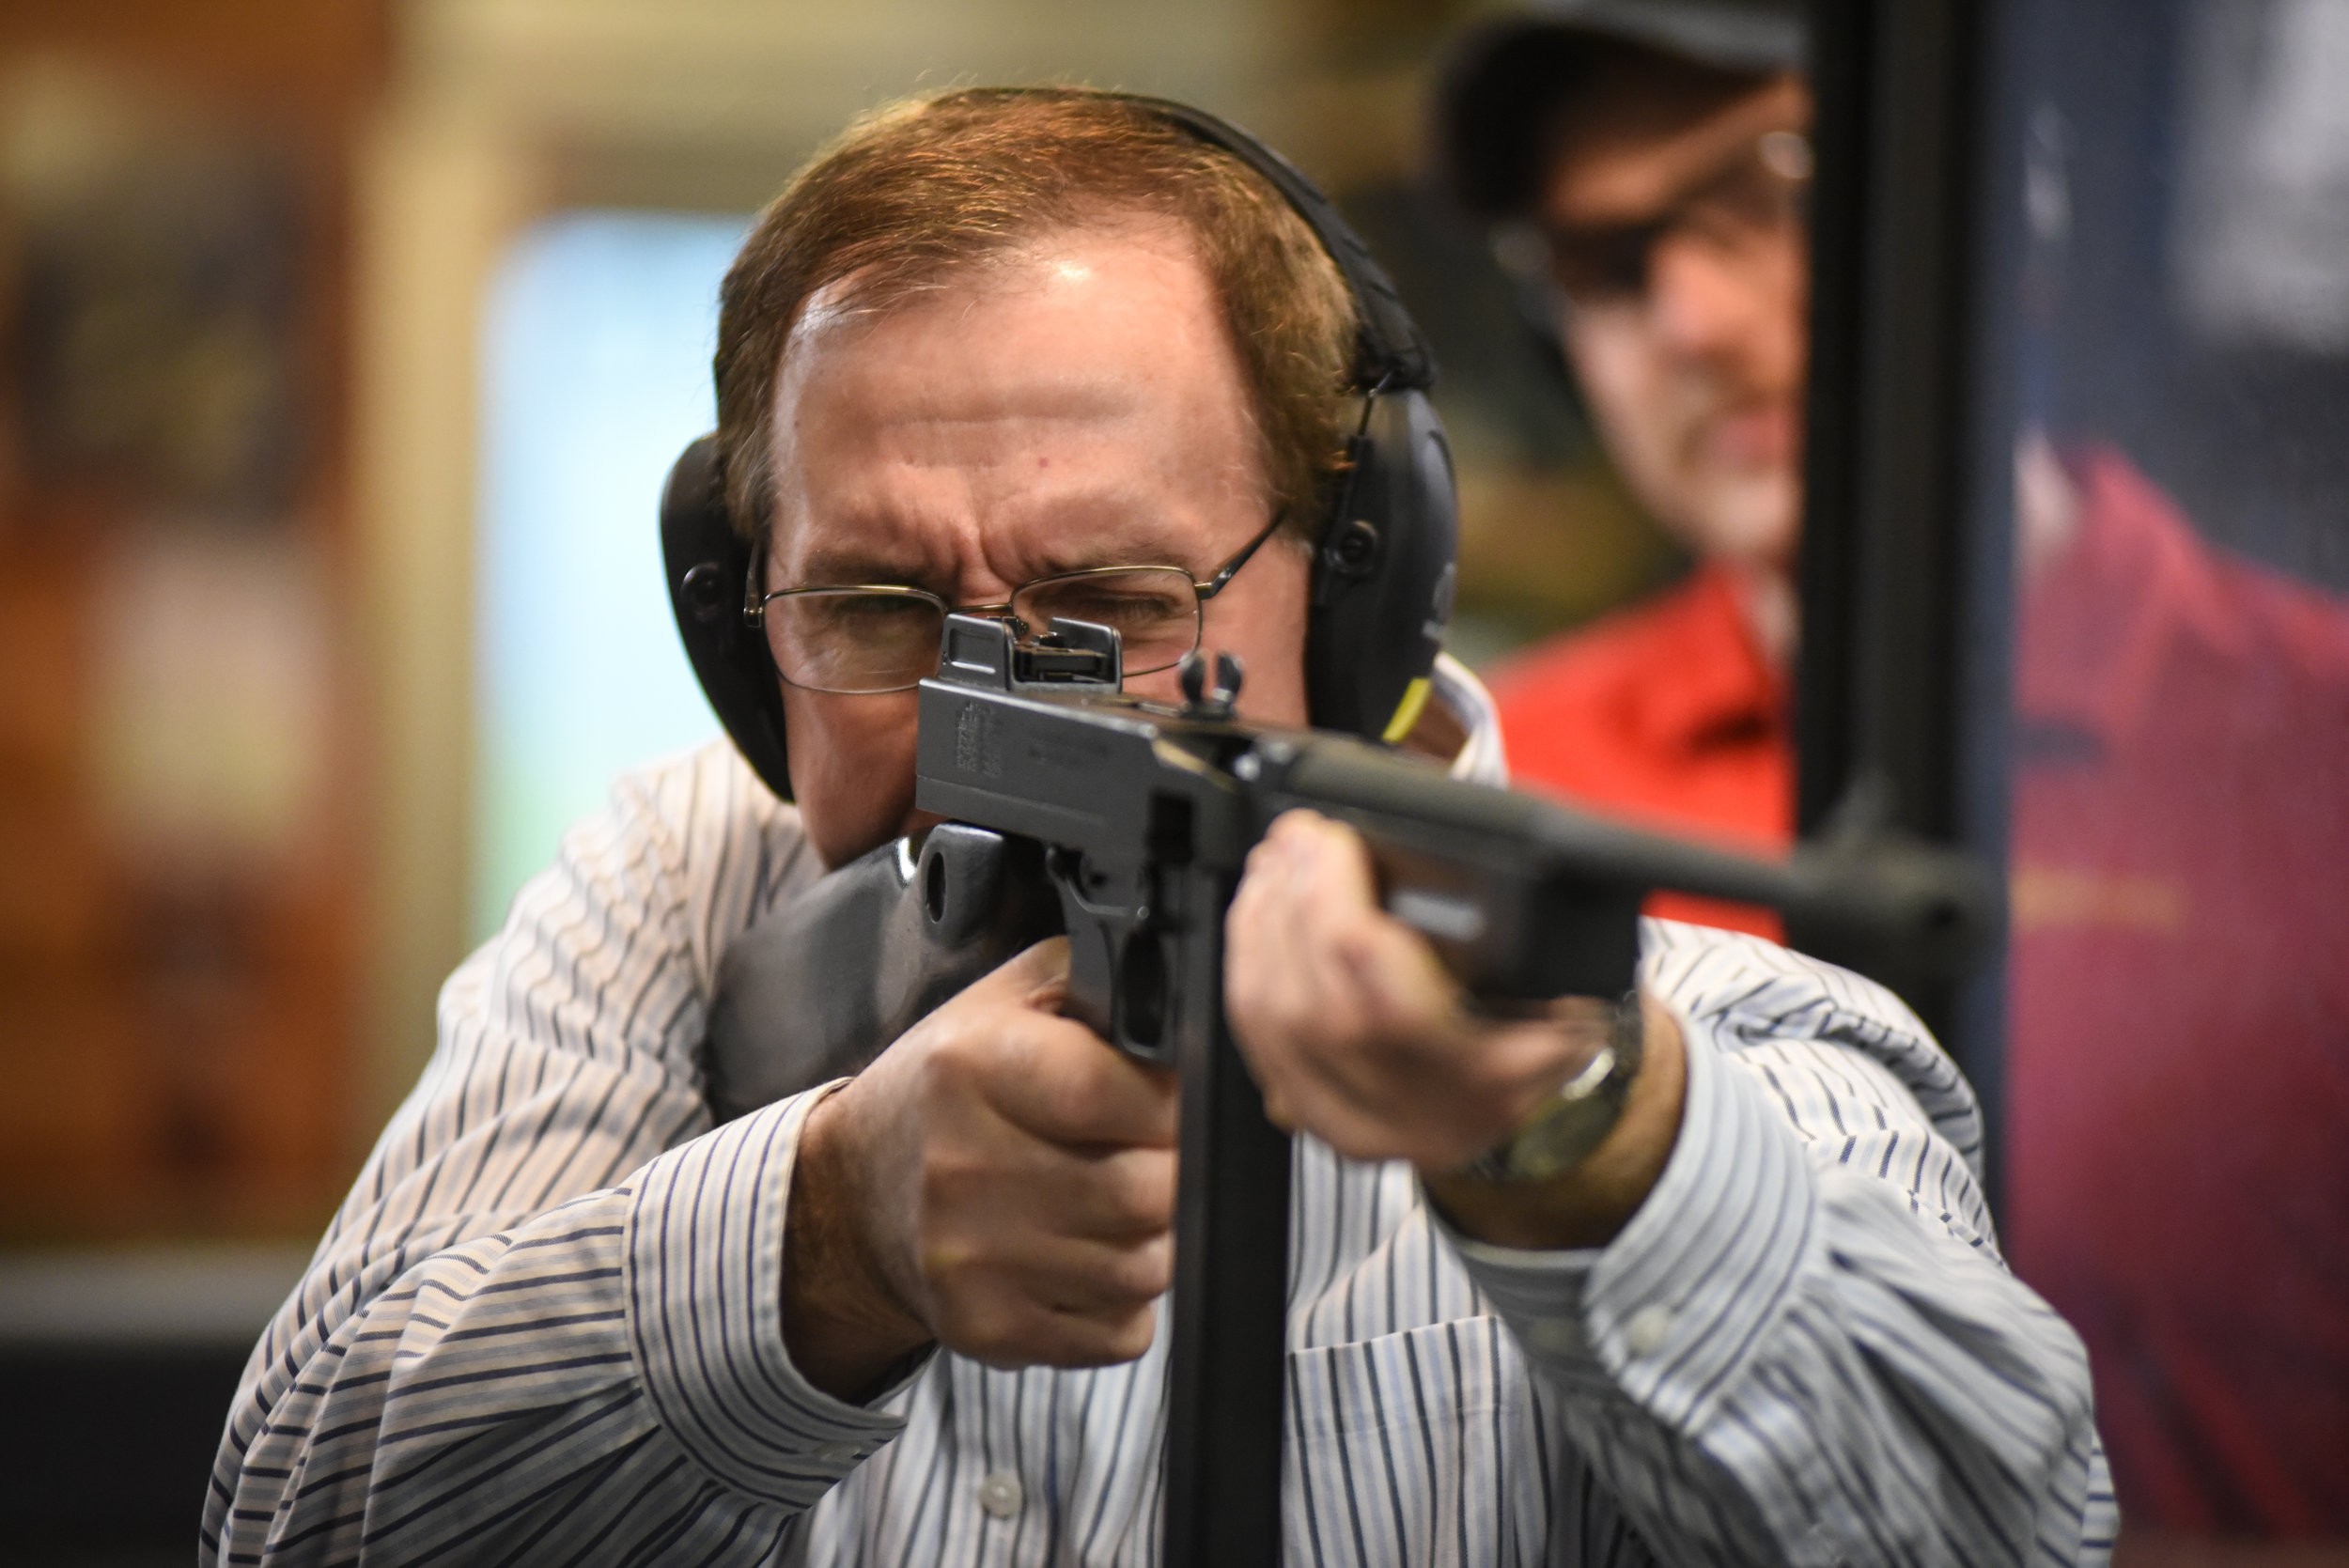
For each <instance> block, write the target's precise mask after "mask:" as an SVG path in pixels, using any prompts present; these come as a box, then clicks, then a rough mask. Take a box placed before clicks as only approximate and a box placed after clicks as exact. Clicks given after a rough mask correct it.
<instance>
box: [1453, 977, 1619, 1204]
mask: <svg viewBox="0 0 2349 1568" xmlns="http://www.w3.org/2000/svg"><path fill="white" fill-rule="evenodd" d="M1642 1027H1643V1025H1642V1020H1641V1013H1640V1000H1639V995H1638V993H1636V992H1634V993H1633V994H1631V995H1629V996H1626V997H1625V998H1624V999H1623V1001H1621V1002H1620V1003H1619V1004H1617V1006H1616V1009H1615V1018H1614V1042H1613V1044H1611V1045H1609V1046H1605V1047H1602V1048H1600V1050H1599V1051H1598V1053H1597V1054H1596V1055H1595V1056H1594V1057H1592V1058H1591V1060H1590V1062H1589V1063H1588V1064H1587V1065H1586V1066H1584V1067H1583V1069H1582V1070H1581V1071H1580V1072H1579V1073H1577V1074H1576V1075H1575V1076H1574V1078H1573V1079H1570V1080H1569V1081H1568V1082H1567V1083H1566V1085H1565V1086H1564V1087H1563V1088H1562V1089H1560V1090H1559V1091H1558V1093H1557V1094H1553V1095H1551V1096H1550V1097H1549V1098H1548V1099H1547V1100H1545V1101H1543V1102H1542V1104H1541V1105H1540V1106H1539V1107H1538V1108H1537V1109H1536V1110H1534V1112H1533V1114H1532V1117H1531V1118H1530V1119H1528V1120H1527V1122H1526V1124H1525V1126H1522V1127H1519V1128H1518V1129H1517V1132H1516V1133H1515V1134H1514V1135H1513V1136H1512V1137H1511V1138H1510V1139H1509V1141H1507V1142H1505V1143H1503V1144H1501V1146H1500V1147H1499V1148H1497V1149H1495V1150H1494V1151H1493V1152H1492V1153H1491V1154H1489V1155H1486V1157H1484V1158H1482V1159H1480V1160H1478V1161H1477V1162H1476V1163H1475V1165H1474V1166H1473V1167H1471V1169H1472V1170H1473V1172H1475V1174H1477V1175H1478V1176H1480V1177H1482V1178H1483V1179H1485V1180H1486V1181H1491V1182H1539V1181H1551V1180H1554V1179H1556V1178H1557V1177H1560V1176H1563V1175H1565V1174H1566V1173H1567V1172H1571V1171H1572V1170H1573V1169H1574V1168H1575V1167H1576V1166H1578V1165H1579V1164H1581V1163H1582V1161H1583V1160H1584V1159H1586V1158H1588V1157H1590V1154H1591V1151H1592V1150H1594V1149H1595V1148H1597V1147H1598V1146H1599V1145H1600V1144H1601V1143H1603V1142H1605V1141H1607V1135H1608V1134H1609V1133H1610V1132H1612V1131H1614V1130H1615V1124H1616V1123H1617V1122H1619V1121H1621V1120H1622V1119H1623V1108H1624V1106H1625V1104H1626V1102H1628V1101H1629V1099H1630V1097H1631V1082H1632V1079H1635V1078H1637V1077H1638V1076H1639V1072H1640V1063H1641V1057H1642V1055H1643V1054H1644V1053H1643V1051H1642V1048H1641V1029H1642Z"/></svg>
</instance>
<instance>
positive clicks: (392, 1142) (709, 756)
mask: <svg viewBox="0 0 2349 1568" xmlns="http://www.w3.org/2000/svg"><path fill="white" fill-rule="evenodd" d="M756 788H757V785H756V784H755V783H754V781H753V780H752V779H751V778H750V775H749V774H748V772H747V770H746V769H744V768H742V767H741V766H740V765H739V762H737V761H735V759H733V758H732V757H731V755H730V754H727V753H722V752H719V751H718V750H716V749H714V748H713V749H710V750H708V751H705V752H703V753H697V754H696V755H695V756H693V757H692V758H689V759H684V760H682V761H680V762H679V763H677V764H673V765H670V766H668V767H666V768H661V769H658V770H655V771H653V772H650V773H647V774H645V775H639V776H636V777H634V778H631V779H627V780H623V781H622V783H621V784H620V785H619V786H618V787H617V788H616V789H615V791H614V801H613V805H612V807H611V808H610V809H609V810H608V811H606V812H605V813H603V814H602V815H599V816H598V817H597V818H594V819H591V820H590V821H589V822H587V823H585V824H583V825H582V826H581V827H580V828H578V829H575V830H574V831H572V832H571V833H570V834H569V835H568V836H567V839H566V842H565V845H564V849H563V852H562V855H561V858H560V859H559V861H558V862H557V864H556V865H555V866H554V867H553V869H552V870H551V871H549V872H548V873H546V874H545V875H543V876H541V877H538V878H537V879H535V880H534V881H533V882H532V883H531V884H530V885H529V886H528V887H526V888H525V889H524V890H523V892H522V893H521V895H520V896H519V897H518V898H517V900H516V903H515V908H514V911H513V914H512V916H511V917H510V919H509V921H508V923H507V925H506V929H505V930H504V931H503V932H502V933H501V934H500V936H499V937H498V938H496V939H493V940H492V941H491V942H490V944H488V945H487V946H485V947H484V948H483V949H482V950H481V951H480V952H478V953H476V954H475V955H474V956H473V957H472V958H471V959H470V960H468V961H467V962H466V964H465V965H463V966H462V967H461V968H460V969H459V970H458V971H457V973H456V974H455V975H454V976H453V977H452V978H451V979H450V981H449V984H448V985H447V986H446V987H445V988H444V989H443V995H442V1001H441V1011H440V1022H441V1038H440V1046H439V1049H438V1050H437V1051H436V1053H435V1055H434V1058H433V1060H432V1062H431V1063H430V1064H429V1065H428V1067H427V1069H426V1071H425V1074H424V1076H423V1079H422V1080H421V1081H420V1082H419V1084H418V1086H417V1088H416V1090H415V1092H414V1093H413V1094H412V1095H411V1096H410V1098H409V1101H408V1103H407V1104H406V1105H405V1106H403V1107H402V1109H401V1110H400V1112H399V1113H398V1115H397V1116H396V1117H395V1118H394V1120H393V1122H392V1124H391V1126H389V1128H388V1129H387V1130H386V1131H385V1133H384V1134H383V1137H382V1139H381V1141H380V1142H379V1143H378V1145H377V1147H376V1149H375V1151H374V1153H373V1155H372V1156H371V1157H369V1159H368V1161H367V1164H366V1169H365V1170H364V1171H363V1172H362V1173H361V1175H360V1178H359V1181H358V1184H357V1186H356V1187H355V1188H354V1189H353V1191H352V1193H351V1195H350V1198H349V1200H347V1202H346V1203H345V1204H344V1207H343V1209H342V1211H341V1213H340V1214H338V1215H337V1216H336V1218H335V1220H334V1224H333V1226H332V1228H331V1229H330V1230H329V1232H328V1234H327V1235H326V1238H325V1239H324V1241H322V1242H321V1243H320V1245H319V1250H318V1253H317V1254H316V1256H315V1257H314V1259H313V1261H312V1265H311V1267H310V1270H309V1272H308V1274H307V1276H306V1277H305V1278H304V1280H303V1281H302V1283H301V1284H300V1286H298V1287H297V1289H296V1291H295V1294H294V1296H293V1297H292V1298H291V1299H290V1300H288V1302H287V1304H286V1305H285V1307H284V1308H283V1309H281V1311H280V1312H279V1314H278V1316H277V1318H276V1319H275V1321H274V1322H273V1323H272V1325H271V1327H270V1328H269V1329H268V1331H267V1332H266V1334H265V1335H264V1337H263V1340H262V1342H261V1343H260V1344H259V1345H258V1346H257V1349H256V1350H255V1353H254V1356H253V1358H252V1360H251V1362H250V1363H249V1364H248V1366H247V1368H246V1371H245V1374H244V1377H243V1380H242V1384H241V1388H240V1389H239V1393H238V1397H237V1402H236V1404H235V1405H234V1407H233V1409H232V1411H231V1413H230V1417H229V1421H228V1425H227V1430H226V1433H225V1435H224V1438H223V1443H222V1447H221V1450H220V1453H219V1457H218V1459H217V1461H216V1463H215V1467H214V1470H213V1474H212V1478H211V1486H210V1493H209V1495H208V1498H207V1503H206V1511H205V1519H204V1526H203V1533H202V1537H201V1542H202V1545H201V1556H202V1560H204V1561H206V1562H213V1561H223V1562H232V1563H258V1562H263V1561H268V1562H285V1563H293V1562H303V1563H309V1562H350V1561H358V1560H368V1561H381V1562H412V1561H425V1560H444V1559H446V1558H447V1557H448V1556H449V1555H450V1554H451V1553H452V1552H454V1551H457V1550H458V1549H459V1548H462V1550H463V1553H464V1555H465V1556H466V1557H467V1558H468V1559H472V1560H496V1559H499V1558H502V1557H504V1556H506V1554H507V1552H508V1551H510V1550H513V1549H515V1548H518V1547H520V1546H521V1545H523V1544H524V1543H528V1544H529V1545H530V1546H531V1547H532V1549H533V1554H534V1557H536V1558H537V1559H538V1560H557V1559H563V1558H566V1557H568V1556H572V1555H579V1556H581V1558H582V1560H640V1559H641V1560H652V1559H659V1558H665V1557H666V1556H667V1555H668V1554H670V1553H673V1552H690V1553H692V1555H693V1556H694V1557H695V1558H700V1557H703V1556H706V1555H708V1554H710V1553H713V1552H715V1553H716V1554H717V1555H719V1556H721V1557H733V1556H740V1557H745V1558H748V1557H757V1556H763V1555H764V1553H765V1551H766V1550H768V1549H770V1547H771V1546H772V1545H773V1544H774V1543H775V1542H777V1541H779V1540H781V1539H782V1538H783V1535H784V1532H785V1531H786V1529H787V1528H788V1526H789V1521H790V1520H791V1519H792V1518H793V1517H794V1516H795V1515H796V1514H799V1513H800V1512H801V1511H802V1510H804V1509H805V1508H806V1507H807V1506H808V1505H809V1504H811V1503H812V1502H814V1501H815V1500H816V1499H817V1498H818V1497H820V1496H822V1495H823V1493H824V1492H825V1491H826V1490H827V1489H828V1488H830V1487H831V1486H832V1484H833V1483H835V1482H836V1481H837V1480H838V1479H839V1478H840V1477H841V1476H842V1475H844V1474H846V1473H848V1471H849V1470H851V1469H852V1468H854V1467H856V1466H857V1465H858V1464H859V1463H860V1462H861V1461H862V1460H863V1458H864V1457H865V1456H866V1455H868V1454H870V1453H871V1452H873V1450H874V1449H875V1448H877V1447H879V1445H881V1444H883V1443H886V1442H887V1441H889V1440H890V1438H891V1437H892V1436H894V1433H895V1432H896V1431H897V1429H898V1428H899V1426H901V1425H902V1421H900V1419H898V1418H895V1417H892V1416H887V1415H882V1414H878V1413H876V1412H875V1411H873V1410H869V1409H863V1408H860V1407H857V1406H852V1405H843V1404H841V1403H840V1402H839V1401H836V1400H833V1399H831V1398H830V1397H828V1396H826V1395H824V1394H822V1393H820V1392H819V1391H817V1390H816V1389H813V1388H811V1387H809V1386H808V1385H807V1384H806V1383H805V1382H804V1380H802V1379H801V1377H800V1376H799V1374H798V1373H797V1372H796V1371H795V1370H794V1369H793V1368H792V1367H791V1365H790V1362H789V1359H788V1358H787V1357H786V1355H785V1354H784V1351H783V1340H782V1332H781V1325H780V1313H781V1294H782V1267H783V1250H784V1249H783V1238H784V1232H785V1225H786V1203H785V1200H786V1196H787V1195H788V1192H789V1189H790V1174H791V1167H792V1160H793V1157H794V1155H795V1153H796V1150H797V1146H798V1137H799V1131H800V1128H801V1126H802V1124H803V1123H804V1121H805V1118H806V1115H807V1112H808V1110H810V1109H811V1108H812V1106H813V1105H814V1104H815V1103H816V1102H817V1100H818V1099H820V1098H821V1096H822V1094H824V1093H825V1092H826V1091H825V1090H820V1089H819V1090H815V1091H811V1092H810V1093H808V1094H801V1095H798V1096H794V1097H793V1098H790V1099H786V1100H784V1101H781V1102H778V1103H777V1104H775V1105H773V1106H771V1107H769V1108H768V1109H767V1110H763V1111H760V1112H758V1113H756V1114H754V1115H751V1116H748V1117H744V1118H742V1119H741V1120H739V1121H738V1122H735V1123H732V1124H729V1125H728V1126H723V1127H720V1128H717V1129H715V1130H711V1128H710V1126H709V1121H710V1118H709V1112H708V1106H707V1103H706V1101H705V1098H704V1094H703V1089H702V1079H701V1069H700V1066H699V1060H698V1055H699V1049H700V1040H701V1034H702V1031H703V1028H704V1021H705V1017H706V999H707V996H708V989H709V982H710V977H711V975H712V974H713V973H714V970H715V964H716V957H717V955H718V953H719V952H720V951H721V950H722V948H723V941H724V939H725V938H726V936H727V934H729V933H730V932H732V931H735V930H739V929H740V928H741V927H742V926H743V925H745V924H748V922H749V920H750V919H751V918H752V917H753V915H754V912H755V910H756V909H757V908H761V907H763V906H765V905H767V904H770V903H771V902H772V901H773V900H774V899H776V898H778V897H780V896H782V895H784V894H785V893H787V891H788V890H789V889H790V888H791V887H793V886H796V885H797V884H798V883H799V882H800V881H801V880H802V879H804V878H805V877H808V876H810V875H812V874H813V871H814V867H813V864H812V857H810V856H808V855H807V854H806V853H805V848H804V842H803V840H801V838H800V836H799V833H798V829H797V819H796V816H795V815H793V814H791V813H790V812H789V811H788V808H785V807H781V806H780V805H778V804H777V803H775V802H774V801H772V800H771V799H761V798H759V797H757V796H754V795H753V794H751V793H749V792H751V791H754V790H756ZM547 1554H552V1556H551V1557H549V1556H548V1555H547Z"/></svg>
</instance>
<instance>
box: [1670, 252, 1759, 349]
mask: <svg viewBox="0 0 2349 1568" xmlns="http://www.w3.org/2000/svg"><path fill="white" fill-rule="evenodd" d="M1764 296H1765V289H1764V287H1763V286H1762V281H1761V280H1760V279H1759V278H1758V277H1757V276H1755V272H1754V269H1753V268H1752V266H1751V265H1750V263H1749V262H1747V261H1746V260H1744V259H1743V258H1740V257H1737V256H1731V255H1729V254H1728V253H1727V252H1725V251H1723V250H1722V249H1720V247H1719V246H1718V245H1715V244H1714V243H1712V242H1711V241H1707V240H1705V239H1703V238H1701V237H1699V236H1696V235H1689V234H1668V235H1665V236H1664V237H1663V238H1662V239H1661V240H1659V241H1657V245H1656V249H1655V250H1654V252H1653V253H1651V255H1650V256H1649V259H1648V285H1647V318H1648V329H1649V331H1650V332H1651V333H1653V334H1655V335H1656V337H1657V341H1658V342H1659V343H1660V344H1661V345H1662V346H1663V347H1665V348H1666V349H1670V350H1671V351H1672V352H1673V353H1675V354H1678V355H1681V356H1684V357H1686V358H1689V359H1719V358H1722V357H1739V356H1741V355H1744V354H1748V353H1750V352H1751V351H1752V350H1753V348H1754V347H1755V345H1754V338H1755V337H1756V335H1757V334H1759V333H1761V332H1763V331H1766V329H1767V327H1768V325H1769V323H1768V321H1767V311H1768V302H1767V301H1766V299H1765V297H1764Z"/></svg>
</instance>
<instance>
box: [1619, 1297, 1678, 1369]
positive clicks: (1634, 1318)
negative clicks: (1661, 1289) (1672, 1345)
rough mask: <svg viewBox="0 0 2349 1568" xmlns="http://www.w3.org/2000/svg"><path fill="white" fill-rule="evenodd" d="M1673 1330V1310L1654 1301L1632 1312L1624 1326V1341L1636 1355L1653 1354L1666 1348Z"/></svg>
mask: <svg viewBox="0 0 2349 1568" xmlns="http://www.w3.org/2000/svg"><path fill="white" fill-rule="evenodd" d="M1671 1333H1672V1309H1671V1308H1670V1307H1667V1306H1664V1305H1662V1304H1661V1303H1657V1302H1652V1303H1650V1304H1649V1305H1647V1306H1644V1307H1642V1308H1641V1309H1640V1310H1639V1311H1638V1312H1633V1313H1632V1314H1631V1319H1630V1321H1629V1322H1627V1323H1626V1324H1625V1325H1624V1326H1623V1343H1624V1346H1625V1348H1626V1349H1628V1350H1629V1351H1630V1352H1631V1354H1633V1355H1634V1356H1653V1355H1655V1354H1656V1353H1657V1351H1659V1350H1661V1349H1663V1348H1664V1341H1665V1339H1666V1338H1667V1337H1668V1336H1669V1335H1670V1334H1671Z"/></svg>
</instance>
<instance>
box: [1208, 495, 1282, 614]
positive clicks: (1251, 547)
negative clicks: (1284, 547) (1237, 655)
mask: <svg viewBox="0 0 2349 1568" xmlns="http://www.w3.org/2000/svg"><path fill="white" fill-rule="evenodd" d="M1288 515H1289V514H1288V508H1287V507H1285V506H1283V507H1282V508H1281V509H1280V510H1279V511H1277V512H1275V513H1273V514H1272V520H1271V521H1270V522H1268V523H1266V524H1265V525H1264V527H1263V529H1262V530H1261V531H1259V532H1258V533H1257V535H1256V536H1255V537H1254V538H1252V539H1251V540H1249V541H1248V542H1247V543H1246V544H1244V545H1242V546H1240V547H1239V553H1238V554H1237V555H1235V556H1233V557H1232V558H1231V559H1230V560H1228V561H1226V562H1224V563H1223V565H1222V567H1221V569H1219V570H1218V571H1217V572H1216V574H1215V575H1214V576H1213V577H1210V578H1209V579H1207V580H1206V582H1193V583H1192V584H1191V585H1190V588H1191V592H1193V593H1195V594H1197V595H1198V596H1199V598H1200V599H1201V601H1202V602H1204V601H1206V600H1207V599H1211V598H1215V596H1216V595H1218V594H1220V593H1221V592H1222V591H1223V589H1224V587H1225V585H1226V584H1228V583H1229V582H1231V581H1232V579H1233V578H1234V577H1235V576H1237V574H1238V572H1239V569H1240V567H1244V566H1246V565H1248V558H1249V557H1250V556H1252V555H1253V554H1255V553H1256V551H1258V550H1260V549H1262V548H1263V547H1264V542H1265V541H1266V540H1267V539H1268V538H1270V537H1272V536H1273V534H1274V533H1275V532H1277V531H1278V530H1279V528H1280V526H1281V524H1282V522H1283V521H1284V520H1286V519H1287V517H1288Z"/></svg>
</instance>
